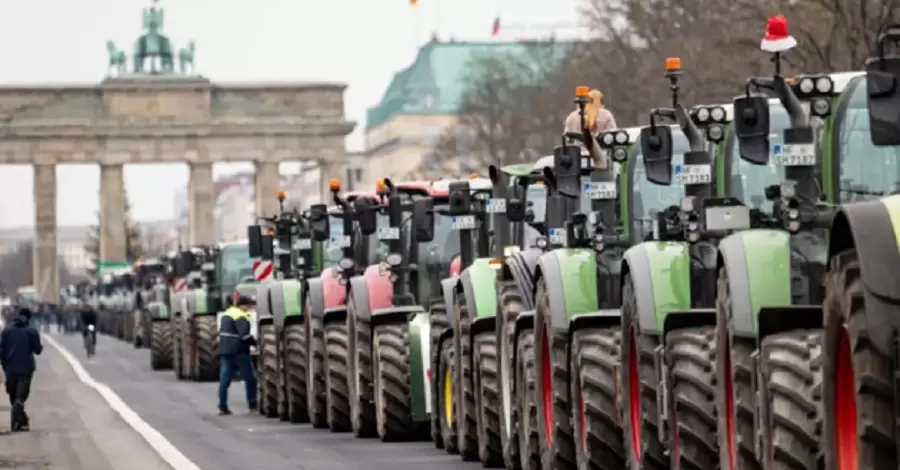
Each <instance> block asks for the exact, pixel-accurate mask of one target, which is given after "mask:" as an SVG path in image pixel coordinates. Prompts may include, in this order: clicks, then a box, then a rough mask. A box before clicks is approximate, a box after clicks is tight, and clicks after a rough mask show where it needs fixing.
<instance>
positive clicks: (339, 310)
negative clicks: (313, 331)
mask: <svg viewBox="0 0 900 470" xmlns="http://www.w3.org/2000/svg"><path fill="white" fill-rule="evenodd" d="M345 320H347V306H346V305H341V306H339V307H332V308H326V309H325V311H324V312H322V324H323V325H327V324H329V323H344V321H345Z"/></svg>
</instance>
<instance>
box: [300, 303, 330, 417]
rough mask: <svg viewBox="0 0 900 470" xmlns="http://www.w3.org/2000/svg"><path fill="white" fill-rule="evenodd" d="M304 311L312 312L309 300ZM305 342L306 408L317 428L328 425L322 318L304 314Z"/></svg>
mask: <svg viewBox="0 0 900 470" xmlns="http://www.w3.org/2000/svg"><path fill="white" fill-rule="evenodd" d="M304 312H310V313H312V306H311V305H310V303H309V300H307V301H306V309H305V310H304ZM306 318H307V322H308V323H307V330H306V344H307V345H309V349H308V350H307V353H306V357H307V358H310V361H309V366H308V368H307V370H306V371H307V374H306V409H307V411H308V412H309V422H310V423H312V426H313V427H314V428H317V429H324V428H327V427H328V421H327V416H328V395H327V391H326V389H325V372H326V371H325V326H324V325H323V324H322V319H321V318H319V317H315V316H313V315H311V314H310V315H306Z"/></svg>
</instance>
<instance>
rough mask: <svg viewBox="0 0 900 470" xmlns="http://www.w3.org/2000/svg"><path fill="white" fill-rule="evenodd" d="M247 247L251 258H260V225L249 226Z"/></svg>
mask: <svg viewBox="0 0 900 470" xmlns="http://www.w3.org/2000/svg"><path fill="white" fill-rule="evenodd" d="M247 248H248V250H249V251H250V257H251V258H259V255H260V253H261V251H260V250H262V227H260V226H259V225H250V226H248V227H247Z"/></svg>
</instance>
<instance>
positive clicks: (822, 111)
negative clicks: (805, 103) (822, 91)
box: [812, 98, 831, 117]
mask: <svg viewBox="0 0 900 470" xmlns="http://www.w3.org/2000/svg"><path fill="white" fill-rule="evenodd" d="M812 111H813V114H814V115H816V116H820V117H825V116H828V115H829V114H831V101H829V100H828V98H816V99H814V100H813V101H812Z"/></svg>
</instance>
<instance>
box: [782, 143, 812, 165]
mask: <svg viewBox="0 0 900 470" xmlns="http://www.w3.org/2000/svg"><path fill="white" fill-rule="evenodd" d="M781 164H782V165H784V166H814V165H815V164H816V146H815V145H814V144H784V145H782V146H781Z"/></svg>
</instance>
